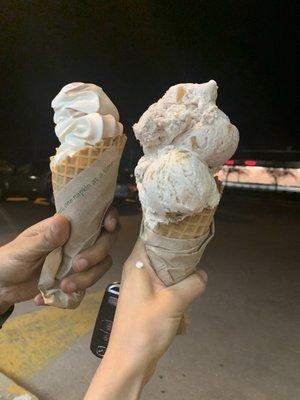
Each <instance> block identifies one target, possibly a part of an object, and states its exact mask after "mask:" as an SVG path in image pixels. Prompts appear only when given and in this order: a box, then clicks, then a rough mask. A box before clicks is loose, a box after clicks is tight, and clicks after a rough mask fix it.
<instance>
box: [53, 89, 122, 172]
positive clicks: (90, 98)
mask: <svg viewBox="0 0 300 400" xmlns="http://www.w3.org/2000/svg"><path fill="white" fill-rule="evenodd" d="M52 107H53V109H54V122H55V123H56V127H55V133H56V135H57V137H58V139H59V141H60V143H61V145H60V146H59V147H58V148H57V152H56V154H55V156H54V157H52V159H51V164H52V165H53V164H55V163H59V162H60V161H61V160H62V159H64V158H65V157H67V156H72V154H74V153H75V152H76V151H78V150H80V149H82V148H84V147H85V146H87V145H95V144H96V143H98V142H99V141H100V140H101V139H102V138H109V137H116V136H118V135H121V134H122V133H123V126H122V124H121V123H120V122H119V113H118V110H117V108H116V107H115V105H114V104H113V103H112V101H111V100H110V99H109V97H108V96H107V95H106V94H105V93H104V91H103V90H102V88H100V87H99V86H96V85H94V84H91V83H81V82H75V83H70V84H68V85H66V86H64V87H63V88H62V89H61V91H60V92H59V93H58V95H57V96H56V97H55V98H54V99H53V101H52Z"/></svg>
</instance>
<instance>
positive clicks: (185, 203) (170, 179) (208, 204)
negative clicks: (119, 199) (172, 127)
mask: <svg viewBox="0 0 300 400" xmlns="http://www.w3.org/2000/svg"><path fill="white" fill-rule="evenodd" d="M135 175H136V179H137V186H138V190H139V196H140V201H141V204H142V207H143V209H144V219H145V223H146V225H147V226H149V228H151V229H153V228H154V227H155V226H156V225H157V223H169V222H175V221H180V220H182V219H183V218H185V217H186V216H189V215H194V214H198V213H200V212H201V211H203V209H204V208H214V207H216V206H217V205H218V203H219V200H220V194H219V192H218V189H217V186H216V183H215V180H214V178H213V176H212V175H211V174H210V172H209V170H208V168H207V166H206V165H205V164H204V163H203V162H202V161H201V160H200V158H199V156H198V155H197V154H196V153H195V152H193V151H188V150H185V149H182V148H175V147H173V146H167V147H165V148H164V149H163V150H160V151H159V152H158V153H157V155H156V156H154V157H151V156H144V157H142V158H141V160H140V161H139V163H138V165H137V167H136V170H135Z"/></svg>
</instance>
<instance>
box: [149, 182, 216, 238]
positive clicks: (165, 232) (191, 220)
mask: <svg viewBox="0 0 300 400" xmlns="http://www.w3.org/2000/svg"><path fill="white" fill-rule="evenodd" d="M215 180H216V184H217V187H218V190H219V192H220V194H222V191H223V187H222V183H221V182H220V181H219V180H218V179H217V178H215ZM216 209H217V207H215V208H205V209H204V210H203V211H201V213H199V214H195V215H191V216H188V217H185V218H184V219H183V220H182V221H179V222H169V223H168V224H160V223H159V224H157V226H156V227H155V229H154V232H155V233H157V234H159V235H161V236H164V237H168V238H173V239H194V238H196V237H198V236H202V235H204V234H205V233H207V232H208V231H209V229H210V226H211V223H212V221H213V217H214V215H215V212H216Z"/></svg>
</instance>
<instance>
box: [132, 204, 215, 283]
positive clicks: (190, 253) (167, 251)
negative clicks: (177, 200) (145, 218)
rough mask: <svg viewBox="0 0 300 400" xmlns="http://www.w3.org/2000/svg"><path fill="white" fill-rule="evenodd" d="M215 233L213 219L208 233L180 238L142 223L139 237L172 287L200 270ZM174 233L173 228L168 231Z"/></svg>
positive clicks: (157, 269) (164, 281)
mask: <svg viewBox="0 0 300 400" xmlns="http://www.w3.org/2000/svg"><path fill="white" fill-rule="evenodd" d="M213 212H214V211H213ZM177 229H178V228H177ZM214 232H215V229H214V222H213V221H212V222H211V224H210V226H209V228H208V231H206V233H204V234H202V235H200V236H197V237H194V238H189V239H186V238H182V239H181V238H176V237H174V236H173V237H172V236H169V237H168V236H163V235H161V234H160V233H158V232H155V231H153V230H151V229H149V228H148V227H147V226H145V225H144V223H143V222H142V224H141V233H140V236H141V238H142V240H143V242H144V244H145V247H146V252H147V255H148V257H149V260H150V262H151V265H152V267H153V268H154V270H155V272H156V274H157V276H158V277H159V279H160V280H161V281H162V282H163V283H164V284H165V285H166V286H171V285H174V284H175V283H177V282H180V281H182V280H183V279H184V278H186V277H187V276H189V275H191V274H192V273H193V272H195V271H196V270H197V266H198V264H199V261H200V259H201V257H202V255H203V253H204V250H205V248H206V246H207V244H208V243H209V241H210V240H211V239H212V237H213V236H214ZM173 233H174V231H173V230H172V229H170V232H169V233H168V234H169V235H171V234H173ZM184 236H186V234H185V235H184Z"/></svg>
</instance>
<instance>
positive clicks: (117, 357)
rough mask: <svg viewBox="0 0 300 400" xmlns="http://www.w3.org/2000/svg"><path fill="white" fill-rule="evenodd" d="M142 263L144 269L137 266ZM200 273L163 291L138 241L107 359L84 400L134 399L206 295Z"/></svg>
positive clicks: (126, 270) (129, 263)
mask: <svg viewBox="0 0 300 400" xmlns="http://www.w3.org/2000/svg"><path fill="white" fill-rule="evenodd" d="M137 261H142V262H143V264H144V268H142V269H138V268H136V267H135V264H136V262H137ZM206 281H207V275H206V273H205V272H204V271H200V272H198V273H195V274H193V275H190V276H189V277H188V278H186V279H185V280H184V281H182V282H180V283H178V284H176V285H174V286H171V287H168V288H166V287H165V286H164V285H163V284H162V282H161V281H160V280H159V279H158V278H157V276H156V274H155V273H154V271H153V269H152V268H151V265H150V263H149V259H148V257H147V254H146V252H145V248H144V245H143V243H142V241H141V240H140V239H139V240H138V241H137V243H136V246H135V248H134V250H133V252H132V254H131V255H130V257H129V258H128V260H127V261H126V263H125V265H124V269H123V276H122V283H121V288H120V297H119V301H118V306H117V310H116V315H115V320H114V324H113V329H112V333H111V337H110V341H109V346H108V349H107V351H106V354H105V356H104V358H103V360H102V362H101V364H100V366H99V367H98V369H97V371H96V373H95V375H94V378H93V380H92V382H91V385H90V387H89V389H88V392H87V394H86V396H85V400H120V399H122V400H136V399H138V398H139V396H140V393H141V391H142V389H143V387H144V386H145V384H146V383H147V382H148V380H149V379H150V378H151V376H152V375H153V373H154V371H155V368H156V365H157V362H158V360H159V359H160V358H161V357H162V355H163V354H164V353H165V352H166V351H167V349H168V347H169V346H170V344H171V342H172V341H173V339H174V338H175V336H176V333H177V331H178V327H179V324H180V321H181V318H182V317H183V315H184V312H185V310H186V309H187V307H188V306H189V305H190V304H191V303H192V302H193V301H194V300H195V299H196V298H198V297H199V296H201V294H202V293H203V292H204V290H205V285H206Z"/></svg>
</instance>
